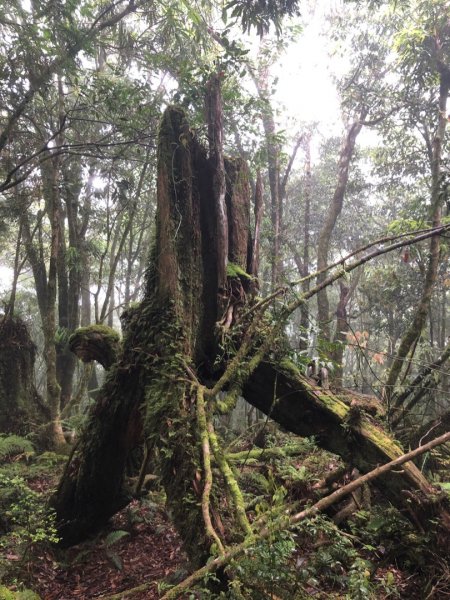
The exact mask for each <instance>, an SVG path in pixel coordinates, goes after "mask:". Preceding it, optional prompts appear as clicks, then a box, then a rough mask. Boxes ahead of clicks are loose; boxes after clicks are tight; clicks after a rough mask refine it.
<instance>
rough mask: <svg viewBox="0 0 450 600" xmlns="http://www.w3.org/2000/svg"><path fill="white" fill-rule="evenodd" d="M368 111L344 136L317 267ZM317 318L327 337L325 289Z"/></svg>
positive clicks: (322, 263)
mask: <svg viewBox="0 0 450 600" xmlns="http://www.w3.org/2000/svg"><path fill="white" fill-rule="evenodd" d="M366 115H367V110H366V109H365V108H363V109H362V110H361V112H360V115H359V118H358V120H357V121H355V122H354V123H352V124H351V125H350V127H349V129H348V131H347V134H346V136H345V138H344V140H343V143H342V147H341V152H340V156H339V165H338V179H337V184H336V188H335V190H334V194H333V198H332V200H331V203H330V206H329V207H328V211H327V214H326V215H325V221H324V223H323V225H322V229H321V230H320V233H319V241H318V245H317V270H318V271H322V270H323V269H325V268H326V267H327V265H328V254H329V251H330V244H331V237H332V234H333V230H334V228H335V226H336V221H337V219H338V217H339V215H340V214H341V211H342V206H343V203H344V197H345V192H346V190H347V183H348V173H349V167H350V162H351V160H352V157H353V153H354V150H355V144H356V138H357V137H358V134H359V132H360V131H361V129H362V124H363V121H364V119H365V117H366ZM326 276H327V274H326V273H325V272H323V273H319V275H318V276H317V284H318V285H320V284H321V283H322V282H323V281H324V280H325V278H326ZM317 320H318V321H319V327H320V329H321V331H322V336H323V337H324V338H325V339H326V340H330V339H331V337H330V306H329V302H328V293H327V290H326V289H323V290H321V291H320V292H319V293H318V294H317Z"/></svg>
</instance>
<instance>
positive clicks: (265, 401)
mask: <svg viewBox="0 0 450 600" xmlns="http://www.w3.org/2000/svg"><path fill="white" fill-rule="evenodd" d="M244 394H245V397H246V399H247V400H248V401H249V402H250V403H251V404H253V405H254V406H256V408H258V409H260V410H261V411H263V412H264V413H266V414H269V415H270V416H271V418H272V419H274V420H275V421H276V422H277V423H279V424H280V425H282V426H283V427H284V428H285V429H287V430H288V431H291V432H293V433H296V434H298V435H301V436H314V437H315V439H316V440H317V443H318V444H319V445H320V446H321V447H322V448H324V449H326V450H329V451H330V452H333V453H335V454H338V455H339V456H340V457H341V458H342V459H343V460H344V461H345V462H346V463H347V464H348V465H350V466H355V467H357V468H358V470H359V471H360V472H362V473H367V472H368V471H371V470H372V469H374V468H375V467H376V466H377V465H381V464H384V463H387V462H389V461H391V460H394V459H396V458H398V457H399V456H402V455H403V454H404V451H403V449H402V448H401V447H400V446H399V445H398V443H397V442H395V441H394V440H393V439H392V436H391V435H390V434H388V433H387V432H386V430H385V428H384V427H383V426H382V425H381V423H379V422H377V421H376V420H375V419H374V418H372V417H371V416H370V415H369V414H368V413H366V412H365V411H364V410H361V409H360V408H359V407H355V405H354V404H353V405H351V404H350V403H348V401H347V400H348V399H347V397H345V396H344V397H342V398H341V397H339V396H338V395H336V394H334V393H333V392H331V391H330V390H324V389H322V388H320V387H317V386H316V385H314V383H313V382H312V381H311V380H309V379H308V378H307V377H305V376H304V375H303V374H302V373H301V372H300V371H299V370H298V369H297V368H296V366H295V365H293V364H292V363H291V362H290V361H288V360H283V361H281V363H279V364H277V365H276V366H274V365H272V364H270V363H267V362H266V363H261V364H260V366H259V367H258V369H257V370H256V371H255V372H254V373H253V376H252V377H251V378H250V379H249V381H248V382H247V384H246V385H245V387H244ZM376 485H377V486H378V488H379V489H380V491H381V492H382V493H383V494H384V495H385V496H386V497H387V498H388V499H389V500H390V501H391V502H392V503H393V504H394V505H395V506H396V507H397V508H399V509H400V510H401V511H402V512H403V513H404V514H405V516H407V517H408V518H410V519H411V520H412V521H413V522H414V523H416V524H417V523H421V525H422V526H423V527H426V528H428V527H429V522H430V520H432V519H433V517H436V516H440V518H441V520H442V524H443V526H444V528H447V527H448V526H450V512H449V510H448V503H447V502H446V501H445V498H444V497H443V496H442V495H441V496H438V494H437V492H436V490H434V489H433V487H432V485H431V484H430V483H429V482H428V480H427V479H426V477H424V475H423V474H422V473H421V471H420V470H419V469H418V468H417V467H416V466H415V465H414V464H413V463H412V462H408V463H406V464H404V465H403V468H402V470H401V471H396V472H395V473H394V472H392V471H391V472H388V473H386V474H384V475H383V476H381V477H380V478H379V479H378V480H377V481H376ZM427 523H428V525H427Z"/></svg>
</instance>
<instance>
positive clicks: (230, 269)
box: [227, 262, 253, 279]
mask: <svg viewBox="0 0 450 600" xmlns="http://www.w3.org/2000/svg"><path fill="white" fill-rule="evenodd" d="M227 277H243V278H244V279H253V277H252V276H251V275H249V274H248V273H247V272H246V271H244V269H243V268H242V267H240V266H239V265H237V264H236V263H232V262H229V263H228V264H227Z"/></svg>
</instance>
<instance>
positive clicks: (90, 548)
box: [0, 465, 188, 600]
mask: <svg viewBox="0 0 450 600" xmlns="http://www.w3.org/2000/svg"><path fill="white" fill-rule="evenodd" d="M60 470H61V469H60V468H59V465H58V466H56V465H55V469H53V470H51V471H49V472H48V473H42V472H40V473H39V475H36V476H34V477H31V478H30V479H29V478H27V483H28V485H29V487H30V488H31V489H32V490H33V491H35V492H38V493H39V494H42V495H43V496H48V494H49V492H51V490H52V489H54V488H55V486H56V484H57V481H58V478H59V476H60ZM3 558H6V559H7V561H8V562H9V565H10V572H9V574H8V576H7V577H6V578H5V579H6V581H5V583H7V584H8V587H9V589H11V590H14V589H21V588H22V584H25V586H26V587H27V588H28V589H32V590H33V591H34V592H36V593H37V594H38V595H39V596H40V598H41V600H75V599H77V600H80V599H82V600H89V599H91V598H102V597H104V596H109V595H112V594H116V593H119V592H122V591H124V590H128V589H130V588H134V587H136V586H140V585H142V584H144V583H148V584H149V587H148V589H146V590H145V592H140V593H137V594H133V599H134V600H143V599H144V598H145V599H146V600H153V599H157V598H160V597H161V595H162V588H161V587H160V582H162V581H164V580H166V579H168V580H169V581H171V582H172V583H175V582H177V581H179V580H182V579H184V577H186V576H187V575H188V572H187V571H186V564H187V561H186V557H185V555H184V553H183V551H182V549H181V540H180V538H179V537H178V535H177V533H176V532H175V530H174V529H173V527H172V526H171V524H170V522H169V519H168V517H167V515H166V513H165V511H164V509H163V502H162V498H161V497H160V494H158V493H157V492H155V493H151V492H150V493H149V494H148V496H146V497H144V498H142V499H141V500H140V501H139V502H137V501H134V502H132V503H131V504H130V505H129V506H127V507H126V508H125V509H124V510H122V511H121V512H120V513H118V514H117V515H115V517H114V518H113V519H112V520H111V522H110V524H109V526H108V527H107V528H106V529H105V530H103V531H102V532H101V533H100V534H99V535H97V536H96V537H95V538H94V539H92V540H88V541H86V542H84V543H82V544H79V545H78V546H74V547H72V548H70V549H68V550H60V549H57V548H56V549H54V548H53V549H52V547H51V546H49V545H48V544H46V545H43V546H41V547H39V545H37V546H35V547H34V548H33V551H32V553H31V554H30V555H29V556H28V557H27V558H26V559H24V556H23V553H22V551H20V550H19V549H14V547H9V548H8V550H7V551H6V552H5V554H4V555H3ZM0 579H1V578H0ZM14 582H20V585H16V586H15V585H14ZM0 600H3V599H2V594H1V589H0Z"/></svg>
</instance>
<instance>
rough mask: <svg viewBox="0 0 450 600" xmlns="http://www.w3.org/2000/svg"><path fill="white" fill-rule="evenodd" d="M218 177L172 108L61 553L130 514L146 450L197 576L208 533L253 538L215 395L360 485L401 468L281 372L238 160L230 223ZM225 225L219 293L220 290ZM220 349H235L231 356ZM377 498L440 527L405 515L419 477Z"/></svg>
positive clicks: (331, 400) (211, 539) (366, 424)
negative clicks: (131, 489)
mask: <svg viewBox="0 0 450 600" xmlns="http://www.w3.org/2000/svg"><path fill="white" fill-rule="evenodd" d="M218 163H220V161H218V159H217V153H216V154H215V155H214V160H210V159H209V158H208V156H207V154H206V151H205V150H204V149H203V148H202V147H201V146H200V145H199V143H198V142H197V140H196V139H195V137H194V136H193V135H192V133H191V130H190V128H189V125H188V123H187V121H186V118H185V115H184V113H183V112H182V111H181V110H179V109H177V108H173V107H171V108H168V109H167V110H166V112H165V114H164V116H163V119H162V124H161V129H160V136H159V148H158V206H157V234H156V243H155V248H154V250H153V253H152V256H151V258H150V264H149V269H148V273H147V286H146V292H145V298H144V300H143V301H142V303H141V304H140V305H139V306H138V307H136V308H135V309H133V311H132V312H131V313H130V314H129V315H128V316H127V327H126V333H125V336H124V340H123V344H122V350H121V352H120V354H119V358H118V361H117V362H116V363H115V364H114V365H113V366H112V367H111V369H110V370H109V372H108V376H107V380H106V382H105V385H104V386H103V388H102V390H101V392H100V394H99V397H98V400H97V403H96V405H95V407H94V408H93V410H92V414H91V417H90V420H89V423H88V426H87V427H86V430H85V431H84V433H83V435H82V437H81V439H80V443H79V445H78V447H77V448H76V450H75V452H74V454H73V456H72V458H71V460H70V461H69V463H68V465H67V468H66V471H65V474H64V476H63V478H62V480H61V483H60V486H59V489H58V491H57V493H56V495H55V497H54V499H53V505H54V507H55V508H56V511H57V515H58V519H59V526H60V534H61V535H62V538H63V543H65V544H67V545H69V544H73V543H76V542H78V541H80V540H81V539H83V538H84V537H86V536H87V535H88V534H90V533H92V532H93V531H95V530H96V529H98V528H99V527H101V526H102V525H103V524H104V523H105V521H106V520H107V519H108V518H109V517H110V516H112V514H114V512H115V511H117V510H118V509H119V508H120V507H122V506H124V504H125V503H126V502H128V500H129V499H130V495H129V493H128V492H127V490H126V489H125V487H124V470H125V462H126V458H127V455H128V453H129V452H130V451H131V450H132V449H133V448H134V447H135V446H136V445H137V444H139V443H141V442H142V440H143V439H144V438H145V440H146V443H147V446H148V447H149V448H150V449H151V448H156V449H158V453H157V455H158V457H159V467H160V475H161V480H162V484H163V485H164V488H165V491H166V495H167V504H168V506H169V508H170V512H171V515H172V518H173V521H174V524H175V526H176V527H177V529H178V531H179V532H180V534H181V537H182V539H183V540H184V543H185V547H186V550H187V552H188V554H189V556H190V557H191V559H192V561H193V563H194V564H197V565H198V564H199V563H201V562H203V561H204V560H205V558H206V557H207V555H208V553H209V552H210V550H211V547H212V546H214V549H215V551H217V550H218V549H219V550H220V548H219V543H220V540H219V541H218V540H217V539H216V537H217V538H218V537H219V536H218V535H216V534H215V533H214V532H217V531H220V537H221V538H222V541H223V542H224V543H227V542H228V541H230V539H233V540H236V539H239V538H240V537H241V538H242V537H244V536H245V535H247V534H248V527H249V526H248V522H246V516H245V511H244V510H243V506H242V505H240V502H239V491H238V490H236V489H233V481H232V474H231V475H230V473H228V472H227V469H226V464H225V463H224V458H223V455H222V454H221V452H220V447H218V445H217V439H216V438H215V435H214V432H213V431H212V430H211V421H210V417H211V414H212V413H213V412H214V411H216V410H217V408H218V404H217V398H216V395H215V394H214V391H215V390H216V389H217V388H218V387H219V388H220V389H221V390H222V391H228V394H229V397H231V400H232V398H233V397H234V396H235V395H236V392H237V391H240V390H243V393H244V396H245V397H246V399H247V400H248V401H249V402H251V403H252V404H253V405H255V406H256V407H258V408H260V409H261V410H262V411H264V412H265V413H266V414H269V413H270V415H271V417H272V418H273V419H274V420H276V421H278V422H279V423H281V424H282V425H283V426H284V427H285V428H286V429H289V430H290V431H293V432H295V433H298V434H300V435H303V436H308V435H315V436H316V437H317V440H318V442H319V443H320V444H321V445H322V446H323V447H324V448H326V449H329V450H331V451H333V452H336V453H337V454H340V455H341V456H342V457H343V459H344V460H345V461H347V462H348V463H351V464H353V465H355V466H357V467H358V468H359V470H360V471H362V472H366V471H368V470H370V469H372V468H373V467H374V466H376V464H380V463H383V462H388V461H389V460H392V459H393V458H395V457H396V456H400V455H401V454H402V449H401V448H400V447H399V446H398V445H397V444H396V443H395V442H394V441H393V440H392V439H391V437H390V436H389V435H388V434H387V433H386V431H384V430H383V428H382V427H381V426H380V425H379V424H376V423H375V422H374V421H373V420H372V419H371V418H370V417H368V416H367V415H365V414H364V413H363V414H361V415H359V416H358V418H355V415H354V414H352V412H351V407H350V406H349V405H348V404H346V403H345V402H343V401H342V399H341V398H338V397H337V396H335V395H334V394H332V393H331V392H330V391H328V390H321V389H320V388H318V387H317V386H315V385H314V384H313V382H312V381H311V380H308V379H307V378H306V377H305V376H303V375H302V374H301V373H300V372H299V371H298V370H297V369H296V368H295V366H294V365H292V364H291V363H289V362H288V361H286V360H283V357H282V353H281V354H280V352H278V356H277V357H276V359H275V360H274V354H273V350H274V348H273V344H272V343H270V344H268V343H267V339H266V338H267V336H272V333H273V331H272V330H271V326H270V325H269V324H268V323H269V321H267V320H266V321H264V318H261V319H260V321H258V326H256V325H255V320H254V318H253V315H257V314H259V315H260V314H261V311H259V312H258V310H259V306H260V304H258V303H257V302H256V301H253V300H252V289H253V288H255V285H254V280H252V278H250V277H249V276H248V275H247V273H248V272H249V271H250V270H251V266H250V265H252V264H253V263H254V261H252V248H253V247H254V245H253V244H252V239H251V235H250V192H249V186H248V181H247V179H248V177H247V167H246V165H245V164H244V163H243V162H242V161H240V160H235V161H226V160H225V161H224V168H225V172H226V182H227V184H226V194H225V203H226V222H225V223H224V220H223V217H224V212H223V210H222V208H223V207H222V208H221V207H220V205H219V203H218V202H219V201H220V199H219V200H218V196H220V190H222V189H223V187H222V186H221V184H220V182H218V180H217V179H218V177H219V175H220V174H219V175H218V170H217V165H218ZM219 166H220V165H219ZM219 171H220V168H219ZM218 190H219V192H218ZM224 225H225V229H226V232H227V244H225V246H227V248H228V250H227V252H228V255H227V259H228V263H229V268H228V269H227V275H228V277H227V279H226V282H225V284H224V282H223V281H219V277H218V273H221V272H222V265H223V258H224V257H223V256H220V248H223V247H224V243H223V232H224ZM218 228H220V231H221V236H222V238H221V239H220V243H219V245H218V241H217V238H218V236H217V235H216V234H217V230H218ZM221 236H219V238H220V237H221ZM226 262H227V261H225V263H226ZM218 265H220V268H218ZM252 302H253V308H251V307H252ZM246 311H247V313H246ZM245 314H247V318H248V319H250V320H248V325H247V327H246V326H244V325H243V323H244V322H245V318H246V317H245ZM252 319H253V321H252ZM265 330H266V331H265ZM234 331H236V333H235V334H234V333H233V332H234ZM271 332H272V333H271ZM224 339H228V340H230V339H231V341H232V343H231V344H230V346H229V348H228V350H227V349H226V348H225V349H224V348H223V345H222V344H221V343H222V342H223V340H224ZM271 339H273V340H275V338H271ZM245 345H246V346H245ZM244 346H245V347H246V350H245V352H244V351H243V350H242V349H243V348H244ZM240 356H242V357H243V359H242V360H241V359H240ZM269 357H271V360H270V359H269ZM262 359H264V360H262ZM223 404H226V402H225V403H223ZM222 408H224V407H223V406H222ZM225 408H226V407H225ZM208 420H209V421H208ZM209 451H211V454H214V455H215V459H216V463H217V464H218V465H219V467H220V469H221V473H222V474H221V475H220V476H219V478H217V477H216V476H215V479H214V481H211V478H210V477H209V476H208V464H207V462H208V459H207V456H208V452H209ZM205 457H206V458H205ZM225 462H226V461H225ZM209 475H210V473H209ZM218 479H219V481H218ZM379 486H380V489H382V490H383V491H384V492H385V494H386V495H387V496H388V497H389V499H390V500H391V501H392V502H393V503H394V504H395V505H396V506H398V507H399V508H400V509H401V510H403V511H404V512H406V513H407V514H408V516H410V517H411V519H412V520H413V521H415V522H417V521H420V522H422V523H423V522H424V521H426V520H427V519H428V518H431V517H432V515H431V514H430V513H431V511H428V512H427V511H425V514H423V513H421V511H420V510H419V503H417V502H416V503H412V502H411V498H415V499H419V498H420V499H422V498H423V497H427V496H428V495H429V494H430V492H431V491H432V488H431V486H430V485H429V483H428V482H427V480H426V479H425V478H424V477H423V475H422V474H421V473H420V471H419V470H418V469H416V467H415V466H414V465H413V464H411V463H408V464H407V465H404V466H403V469H402V471H401V472H400V473H396V474H394V475H393V474H389V475H386V477H385V478H384V479H380V482H379ZM226 489H227V490H228V491H227V492H225V491H224V490H226ZM205 490H208V494H206V496H205ZM205 497H207V499H208V503H209V506H210V509H211V510H209V511H208V510H205V506H204V505H205V502H204V500H205ZM233 504H234V505H235V506H234V508H233V507H232V505H233ZM233 510H234V513H235V514H236V515H237V518H236V519H235V521H234V522H235V523H238V525H236V526H235V527H233V528H231V529H230V530H228V531H223V528H222V527H221V523H223V522H226V523H228V524H229V523H230V522H231V519H230V518H229V517H230V515H232V513H233ZM435 514H437V515H438V516H439V517H441V518H442V522H446V521H445V519H446V518H447V516H448V514H447V511H446V508H445V506H443V505H442V504H437V505H436V507H435ZM215 535H216V537H215ZM218 542H219V543H218Z"/></svg>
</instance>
